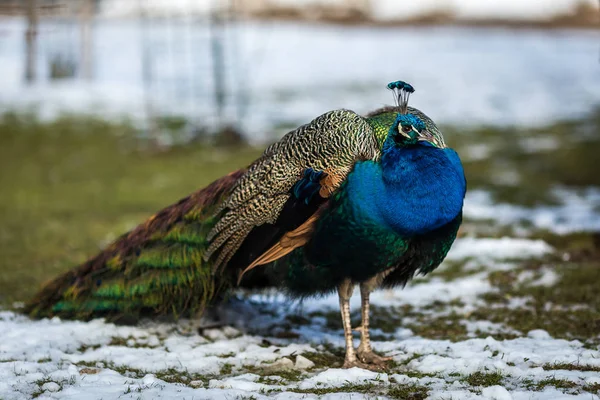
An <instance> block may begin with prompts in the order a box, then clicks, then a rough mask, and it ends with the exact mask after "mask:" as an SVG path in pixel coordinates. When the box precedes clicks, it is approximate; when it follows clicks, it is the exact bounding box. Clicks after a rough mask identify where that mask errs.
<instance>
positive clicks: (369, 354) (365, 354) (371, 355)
mask: <svg viewBox="0 0 600 400" xmlns="http://www.w3.org/2000/svg"><path fill="white" fill-rule="evenodd" d="M357 356H358V359H359V360H360V361H362V362H363V363H365V364H369V365H377V366H381V367H385V365H386V364H387V362H388V361H391V360H392V357H382V356H380V355H378V354H376V353H375V352H374V351H373V350H366V351H360V350H358V351H357Z"/></svg>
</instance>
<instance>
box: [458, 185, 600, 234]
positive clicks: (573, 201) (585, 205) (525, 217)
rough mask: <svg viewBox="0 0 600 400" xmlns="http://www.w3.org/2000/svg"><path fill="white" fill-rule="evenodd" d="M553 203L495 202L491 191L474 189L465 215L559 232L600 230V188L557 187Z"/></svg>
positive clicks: (477, 218) (467, 197) (467, 201)
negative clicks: (547, 204)
mask: <svg viewBox="0 0 600 400" xmlns="http://www.w3.org/2000/svg"><path fill="white" fill-rule="evenodd" d="M552 193H553V195H554V197H555V198H556V199H557V200H558V201H559V204H558V205H554V206H539V207H535V208H530V207H524V206H518V205H513V204H503V203H496V202H494V201H493V199H492V197H491V196H490V194H489V193H488V192H485V191H481V190H472V191H470V192H468V193H467V196H466V198H465V208H464V215H465V217H466V218H467V219H471V220H490V221H494V222H495V223H496V224H499V225H504V226H508V225H512V226H515V225H519V224H526V225H529V226H530V227H534V228H537V229H546V230H548V231H551V232H555V233H558V234H565V233H570V232H577V231H597V230H600V190H598V189H597V188H593V187H590V188H586V189H581V190H579V191H574V190H567V189H562V188H556V189H554V190H553V192H552Z"/></svg>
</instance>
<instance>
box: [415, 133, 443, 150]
mask: <svg viewBox="0 0 600 400" xmlns="http://www.w3.org/2000/svg"><path fill="white" fill-rule="evenodd" d="M419 140H420V141H426V142H429V143H431V144H433V145H434V146H435V147H439V148H441V149H443V148H445V147H446V144H445V143H444V142H443V141H441V140H440V139H438V138H437V137H436V136H435V135H433V134H432V133H431V132H429V131H428V130H427V129H423V130H422V131H421V132H419Z"/></svg>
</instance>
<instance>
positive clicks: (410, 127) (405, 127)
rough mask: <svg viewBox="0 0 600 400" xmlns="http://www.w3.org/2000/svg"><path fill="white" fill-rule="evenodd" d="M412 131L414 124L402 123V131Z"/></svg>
mask: <svg viewBox="0 0 600 400" xmlns="http://www.w3.org/2000/svg"><path fill="white" fill-rule="evenodd" d="M410 131H412V126H410V125H402V132H404V133H408V132H410Z"/></svg>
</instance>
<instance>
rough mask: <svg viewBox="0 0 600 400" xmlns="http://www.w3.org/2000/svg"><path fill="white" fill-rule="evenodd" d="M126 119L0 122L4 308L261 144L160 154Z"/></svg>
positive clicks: (244, 159) (239, 163)
mask: <svg viewBox="0 0 600 400" xmlns="http://www.w3.org/2000/svg"><path fill="white" fill-rule="evenodd" d="M136 135H137V132H136V131H135V130H134V129H133V128H132V127H131V126H129V125H127V124H124V123H123V124H114V123H108V122H105V121H100V120H97V119H92V118H83V117H64V118H61V119H59V120H57V121H55V122H52V123H41V122H39V121H37V120H36V119H35V118H34V117H32V116H28V115H22V116H17V115H14V114H9V115H5V116H4V117H2V118H0V171H2V172H1V174H0V187H1V188H2V191H1V194H0V254H1V255H2V257H0V304H4V305H10V304H11V303H12V302H14V301H23V300H26V299H28V298H29V297H30V296H31V295H32V294H33V293H34V292H35V291H36V290H37V288H38V287H39V286H40V284H41V283H43V282H44V281H46V280H48V279H50V278H52V277H54V276H56V275H57V274H58V273H60V272H63V271H65V270H67V269H68V268H70V267H72V266H74V265H76V264H78V263H81V262H82V261H84V260H85V259H86V258H87V257H89V256H92V255H94V253H96V252H97V251H98V250H100V249H101V248H102V247H104V246H105V245H106V244H108V243H109V242H110V241H111V240H113V239H114V238H116V237H117V236H118V235H120V234H122V233H124V232H126V231H127V230H129V229H131V228H133V227H134V226H135V225H137V224H138V223H140V222H142V221H143V220H144V219H145V218H147V217H149V216H150V215H151V214H153V213H154V212H156V211H158V210H159V209H161V208H163V207H165V206H167V205H169V204H171V203H173V202H175V201H177V200H179V199H180V198H182V197H184V196H186V195H188V194H189V193H191V192H192V191H195V190H197V189H199V188H201V187H203V186H205V185H206V184H208V183H210V182H211V181H213V180H214V179H217V178H219V177H220V176H222V175H224V174H227V173H229V172H231V171H234V170H235V169H237V168H240V167H243V166H245V165H247V164H248V163H250V162H251V161H252V160H253V159H255V158H256V157H257V156H258V155H259V154H260V149H255V148H250V147H244V148H239V149H221V148H214V147H209V146H207V145H203V144H199V143H198V144H190V145H187V146H185V147H183V146H182V147H175V148H171V149H168V150H163V151H157V150H153V149H151V148H147V146H145V143H144V142H143V141H141V140H139V139H136Z"/></svg>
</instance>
